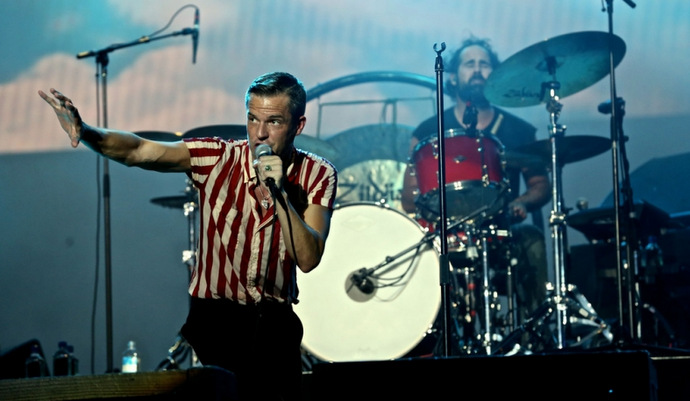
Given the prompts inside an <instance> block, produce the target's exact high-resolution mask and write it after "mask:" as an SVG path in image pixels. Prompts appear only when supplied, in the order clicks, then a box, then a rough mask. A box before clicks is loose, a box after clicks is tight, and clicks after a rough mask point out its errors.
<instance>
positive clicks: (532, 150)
mask: <svg viewBox="0 0 690 401" xmlns="http://www.w3.org/2000/svg"><path fill="white" fill-rule="evenodd" d="M556 147H557V152H558V154H557V155H556V157H557V158H558V160H559V161H560V164H561V165H564V164H568V163H574V162H577V161H580V160H584V159H588V158H590V157H593V156H596V155H598V154H600V153H603V152H605V151H607V150H608V149H610V148H611V140H610V139H608V138H604V137H600V136H591V135H575V136H564V137H559V138H558V143H557V144H556ZM515 151H516V152H517V153H522V154H528V155H535V156H538V157H540V158H542V159H543V160H545V161H547V160H550V159H551V154H552V152H551V140H549V139H545V140H541V141H536V142H532V143H530V144H528V145H525V146H521V147H519V148H517V149H516V150H515Z"/></svg>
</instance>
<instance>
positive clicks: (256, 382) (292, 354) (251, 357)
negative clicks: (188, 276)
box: [181, 298, 303, 400]
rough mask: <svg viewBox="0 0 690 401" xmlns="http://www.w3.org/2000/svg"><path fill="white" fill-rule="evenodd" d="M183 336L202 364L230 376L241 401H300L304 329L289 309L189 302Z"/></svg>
mask: <svg viewBox="0 0 690 401" xmlns="http://www.w3.org/2000/svg"><path fill="white" fill-rule="evenodd" d="M181 332H182V335H183V336H184V337H185V339H186V340H187V341H188V342H189V344H190V345H191V346H192V348H193V349H194V351H195V352H196V355H197V357H198V358H199V361H200V362H201V363H202V364H203V365H204V366H208V365H213V366H218V367H221V368H224V369H227V370H229V371H231V372H233V373H234V374H235V377H236V379H237V392H238V395H239V397H240V400H250V399H259V400H299V399H300V398H301V392H302V390H301V383H302V359H301V352H300V345H301V342H302V334H303V327H302V323H301V321H300V320H299V317H298V316H297V315H296V314H295V313H294V312H293V310H292V307H291V306H290V305H285V304H279V303H276V302H267V303H262V304H260V305H239V304H237V303H235V302H232V301H229V300H224V299H200V298H192V300H191V304H190V309H189V315H188V316H187V321H186V322H185V324H184V325H183V327H182V330H181Z"/></svg>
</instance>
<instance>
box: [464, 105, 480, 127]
mask: <svg viewBox="0 0 690 401" xmlns="http://www.w3.org/2000/svg"><path fill="white" fill-rule="evenodd" d="M462 123H463V124H465V126H467V129H468V131H469V133H470V134H472V133H473V131H474V129H475V128H476V127H477V108H476V107H474V104H472V102H471V101H468V102H467V103H465V112H464V113H463V114H462Z"/></svg>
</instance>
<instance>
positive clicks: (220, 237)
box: [184, 138, 337, 304]
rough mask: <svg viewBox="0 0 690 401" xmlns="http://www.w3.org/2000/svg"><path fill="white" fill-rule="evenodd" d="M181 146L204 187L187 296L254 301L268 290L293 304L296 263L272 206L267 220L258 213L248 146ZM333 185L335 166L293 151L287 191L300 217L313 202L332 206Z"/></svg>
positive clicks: (202, 141) (197, 142)
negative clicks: (188, 294) (196, 244)
mask: <svg viewBox="0 0 690 401" xmlns="http://www.w3.org/2000/svg"><path fill="white" fill-rule="evenodd" d="M184 141H185V143H186V145H187V147H188V148H189V151H190V154H191V165H192V170H191V172H190V173H189V177H190V178H191V180H192V182H193V183H194V185H195V186H196V188H198V189H199V214H200V219H199V221H200V229H199V246H198V250H197V251H198V253H197V258H196V266H195V268H194V270H193V272H192V276H191V280H190V283H189V293H190V295H192V296H194V297H199V298H227V299H231V300H234V301H237V302H239V303H240V304H255V303H257V302H259V301H260V300H261V299H262V298H263V292H264V291H265V293H266V299H273V300H278V301H279V302H295V300H296V298H297V284H296V271H295V266H294V261H293V260H292V259H291V257H290V255H289V254H288V252H287V248H286V245H285V241H284V238H283V235H282V231H281V228H280V221H278V219H277V217H274V214H273V208H274V207H275V206H271V208H270V209H269V210H268V211H267V213H265V214H264V217H263V218H262V217H261V214H260V213H259V208H260V207H262V206H261V205H260V201H259V199H257V197H256V194H255V188H256V185H257V177H256V173H255V171H254V168H253V167H252V156H251V152H250V149H249V144H248V142H247V141H246V140H223V139H220V138H188V139H185V140H184ZM336 186H337V175H336V170H335V167H334V166H333V165H332V164H331V163H330V162H328V161H327V160H326V159H323V158H321V157H319V156H317V155H314V154H311V153H307V152H305V151H303V150H299V149H298V150H297V151H296V153H295V156H294V158H293V162H292V163H291V164H290V165H289V166H288V169H287V174H286V177H285V179H284V185H283V187H284V189H285V192H286V193H287V194H288V197H289V199H290V203H291V204H292V205H293V207H294V208H295V210H297V212H298V213H299V214H302V213H303V212H304V210H305V209H306V207H307V205H308V204H318V205H322V206H325V207H327V208H330V209H333V207H334V203H335V195H336V194H335V192H336ZM274 219H275V220H276V221H275V225H274V224H273V220H274ZM272 230H273V231H274V232H273V233H272ZM271 239H273V243H272V244H269V242H270V241H271ZM269 264H270V266H268V265H269ZM267 272H268V273H267ZM264 281H265V282H264Z"/></svg>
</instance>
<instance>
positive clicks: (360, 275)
mask: <svg viewBox="0 0 690 401" xmlns="http://www.w3.org/2000/svg"><path fill="white" fill-rule="evenodd" d="M373 272H374V270H373V269H367V268H366V267H363V268H361V269H359V270H358V271H357V272H356V273H354V274H352V282H353V283H354V284H355V286H356V287H357V288H358V289H359V290H360V291H361V292H362V293H364V294H371V293H373V292H374V290H375V289H376V288H375V286H374V281H373V280H371V279H370V278H369V277H370V275H371V273H373Z"/></svg>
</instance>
